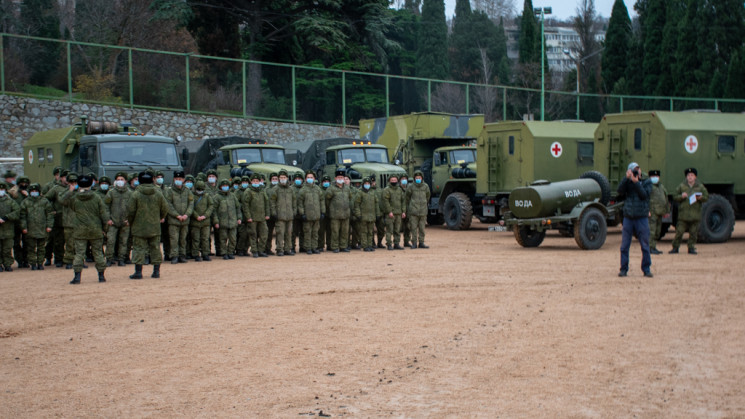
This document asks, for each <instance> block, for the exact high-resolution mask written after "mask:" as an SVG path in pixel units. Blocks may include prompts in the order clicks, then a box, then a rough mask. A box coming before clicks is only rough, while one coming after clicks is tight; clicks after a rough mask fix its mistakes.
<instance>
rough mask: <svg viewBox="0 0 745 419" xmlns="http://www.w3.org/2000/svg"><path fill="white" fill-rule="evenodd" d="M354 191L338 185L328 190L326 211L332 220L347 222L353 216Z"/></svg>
mask: <svg viewBox="0 0 745 419" xmlns="http://www.w3.org/2000/svg"><path fill="white" fill-rule="evenodd" d="M351 192H352V191H350V190H349V188H348V187H346V186H342V187H339V186H338V185H336V184H333V185H331V186H329V188H328V189H327V190H326V211H328V216H329V218H330V219H332V220H346V219H349V217H350V216H351V215H352V193H351Z"/></svg>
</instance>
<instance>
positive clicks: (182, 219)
mask: <svg viewBox="0 0 745 419" xmlns="http://www.w3.org/2000/svg"><path fill="white" fill-rule="evenodd" d="M185 176H186V175H185V174H184V172H183V171H181V170H177V171H175V172H173V185H171V187H169V188H166V189H165V195H164V196H165V198H166V202H168V236H169V241H170V243H171V245H170V248H171V254H170V255H169V256H170V258H171V263H174V264H175V263H186V234H187V232H188V231H189V223H190V218H191V213H192V211H194V195H193V194H192V193H191V190H189V188H187V187H186V186H184V177H185Z"/></svg>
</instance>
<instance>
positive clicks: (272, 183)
mask: <svg viewBox="0 0 745 419" xmlns="http://www.w3.org/2000/svg"><path fill="white" fill-rule="evenodd" d="M277 185H279V175H278V174H276V173H270V174H269V184H268V185H263V188H264V191H265V192H266V196H267V197H270V196H271V194H272V191H273V190H274V188H276V187H277ZM276 221H277V220H275V219H274V218H272V217H270V218H269V220H267V222H266V231H267V233H266V234H267V239H266V248H265V249H264V253H266V254H268V255H273V254H274V252H272V239H273V238H274V225H275V222H276Z"/></svg>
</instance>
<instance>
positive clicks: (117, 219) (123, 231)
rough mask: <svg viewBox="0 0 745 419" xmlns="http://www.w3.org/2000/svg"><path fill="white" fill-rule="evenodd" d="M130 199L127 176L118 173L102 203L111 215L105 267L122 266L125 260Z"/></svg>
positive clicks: (123, 173) (130, 192)
mask: <svg viewBox="0 0 745 419" xmlns="http://www.w3.org/2000/svg"><path fill="white" fill-rule="evenodd" d="M130 198H132V190H131V189H130V188H129V187H127V174H126V173H125V172H119V173H117V174H116V177H115V178H114V187H113V188H111V189H110V190H109V191H108V192H107V193H106V197H105V198H104V200H103V202H104V204H105V205H106V208H108V210H109V214H110V215H111V221H112V224H111V225H110V226H109V230H108V232H107V234H106V255H105V256H106V265H107V266H111V265H113V264H115V263H116V264H117V265H118V266H124V265H125V261H126V260H127V255H128V251H129V249H128V247H127V243H128V242H129V223H128V222H127V205H128V204H129V200H130Z"/></svg>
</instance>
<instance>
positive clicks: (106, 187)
mask: <svg viewBox="0 0 745 419" xmlns="http://www.w3.org/2000/svg"><path fill="white" fill-rule="evenodd" d="M101 190H102V191H108V190H109V184H108V183H102V184H101Z"/></svg>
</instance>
